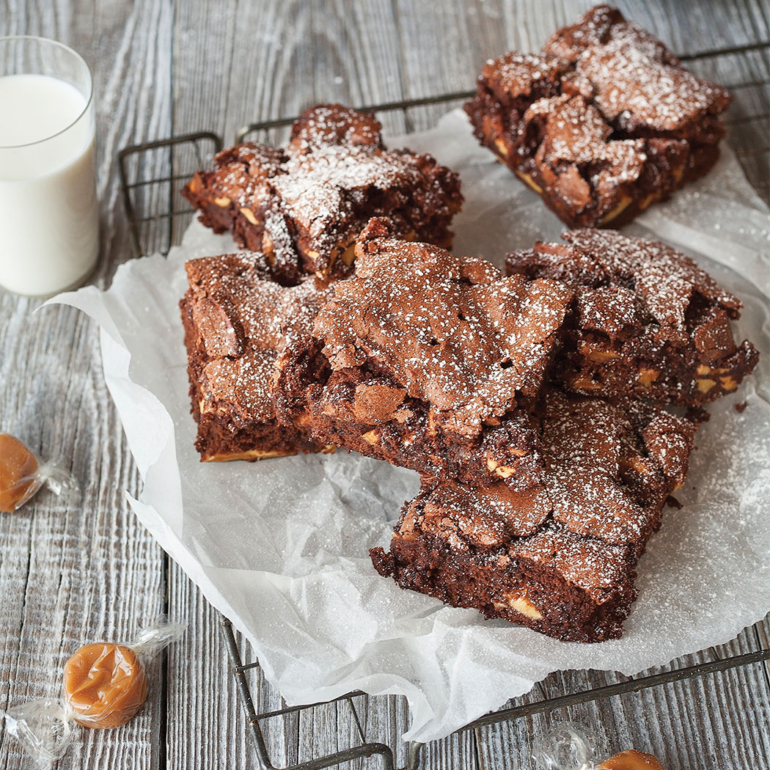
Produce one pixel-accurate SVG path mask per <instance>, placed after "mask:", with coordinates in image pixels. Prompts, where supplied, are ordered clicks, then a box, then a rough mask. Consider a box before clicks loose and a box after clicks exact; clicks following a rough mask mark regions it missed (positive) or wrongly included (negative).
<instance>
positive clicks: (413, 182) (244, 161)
mask: <svg viewBox="0 0 770 770" xmlns="http://www.w3.org/2000/svg"><path fill="white" fill-rule="evenodd" d="M380 128H381V127H380V124H379V123H378V122H377V120H376V119H375V118H374V116H372V115H369V114H366V113H362V112H357V111H356V110H351V109H348V108H347V107H343V106H341V105H339V104H328V105H323V104H322V105H318V106H316V107H312V108H310V109H308V110H306V111H305V112H304V113H302V115H301V116H300V118H299V119H298V120H297V121H296V122H295V123H294V125H293V127H292V131H291V141H290V142H289V144H288V146H287V147H286V148H282V149H277V148H273V147H266V146H264V145H259V144H254V143H251V142H247V143H245V144H240V145H238V146H237V147H233V148H231V149H229V150H225V151H223V152H221V153H219V154H218V155H217V156H216V157H215V159H214V170H213V171H199V172H198V173H196V174H195V176H194V177H193V178H192V180H191V181H190V183H189V184H188V185H187V186H186V187H185V189H184V191H183V193H182V194H183V195H184V196H185V197H186V198H187V199H188V200H189V201H190V202H191V203H192V204H193V206H195V208H197V209H199V210H200V219H201V221H202V222H203V223H204V224H205V225H207V226H208V227H211V228H213V229H214V231H215V232H218V233H221V232H225V231H226V230H230V231H231V232H232V234H233V237H234V238H235V240H236V241H237V242H238V243H239V245H240V246H242V247H243V248H248V249H252V250H254V251H260V252H263V253H265V254H266V255H267V256H268V259H269V262H270V268H271V270H272V272H273V274H274V276H275V277H276V280H278V281H279V282H281V283H284V284H294V283H297V282H298V280H299V278H300V276H301V275H302V274H304V273H315V274H316V275H318V276H321V277H327V276H329V275H332V276H340V275H345V274H347V273H349V272H350V269H351V263H352V261H353V247H354V243H355V239H356V236H357V235H358V233H359V232H360V231H361V230H362V229H363V227H364V225H365V224H366V223H367V222H368V220H369V218H370V217H374V216H387V217H389V218H390V219H391V220H392V222H393V227H394V231H395V232H397V233H398V234H399V235H401V236H402V237H406V238H414V239H416V240H420V241H427V242H429V243H435V244H438V245H441V246H446V247H449V246H450V245H451V242H452V233H451V231H450V230H449V226H450V223H451V221H452V217H453V216H454V215H455V214H456V213H457V212H458V211H459V210H460V206H461V205H462V200H463V199H462V195H461V193H460V180H459V177H458V176H457V174H455V173H454V172H452V171H450V170H449V169H447V168H445V167H444V166H441V165H439V164H438V163H437V162H436V161H435V160H434V159H433V158H432V157H431V156H430V155H416V154H414V153H412V152H410V151H409V150H405V149H401V150H386V149H385V148H384V146H383V143H382V137H381V134H380Z"/></svg>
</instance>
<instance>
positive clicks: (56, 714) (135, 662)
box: [5, 620, 187, 766]
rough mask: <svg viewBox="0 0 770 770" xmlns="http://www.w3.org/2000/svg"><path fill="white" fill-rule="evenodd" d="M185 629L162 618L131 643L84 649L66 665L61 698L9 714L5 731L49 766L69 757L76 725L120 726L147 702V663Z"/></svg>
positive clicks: (27, 705) (16, 708)
mask: <svg viewBox="0 0 770 770" xmlns="http://www.w3.org/2000/svg"><path fill="white" fill-rule="evenodd" d="M186 625H187V624H186V623H170V622H168V621H165V620H161V621H159V622H157V623H155V624H154V625H153V626H151V627H150V628H148V629H146V630H144V631H142V632H141V633H140V634H139V636H137V637H136V639H135V640H134V641H133V643H132V644H130V645H125V644H114V643H112V642H97V643H96V644H87V645H85V646H84V647H81V648H80V649H79V650H78V651H77V652H76V653H75V654H74V655H73V656H72V657H71V658H70V659H69V660H68V661H67V663H66V664H65V666H64V683H63V691H62V696H61V698H60V699H54V698H45V699H43V700H35V701H29V702H28V703H23V704H20V705H18V706H13V707H12V708H10V709H8V711H6V712H5V724H6V729H7V730H8V732H9V733H10V734H11V735H13V736H15V737H16V738H17V739H18V741H19V742H20V743H21V744H22V745H23V746H24V748H25V749H26V751H27V752H28V753H29V754H30V755H31V756H32V757H34V758H35V759H36V760H37V761H38V763H40V764H41V765H43V766H45V765H48V764H50V763H51V762H55V761H56V760H57V759H61V758H62V757H63V756H64V753H65V752H66V751H67V748H68V746H69V744H70V741H71V740H72V737H73V724H72V723H73V722H75V723H77V724H80V725H83V727H90V728H93V729H105V728H112V727H120V725H123V724H125V723H126V722H128V721H129V720H130V719H132V718H133V717H134V715H135V714H136V712H137V711H139V709H140V708H141V707H142V704H143V703H144V701H145V700H146V698H147V674H146V667H147V664H148V663H149V662H150V661H151V660H152V659H153V658H154V657H155V656H156V655H157V654H158V653H159V652H160V651H161V650H162V649H164V648H165V647H167V646H168V645H169V644H171V642H174V641H176V640H177V639H179V638H180V637H181V636H182V634H184V631H185V628H186Z"/></svg>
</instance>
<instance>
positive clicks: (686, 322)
mask: <svg viewBox="0 0 770 770" xmlns="http://www.w3.org/2000/svg"><path fill="white" fill-rule="evenodd" d="M562 237H563V238H564V240H565V241H567V243H564V244H562V243H538V244H537V245H536V246H535V248H534V249H533V250H531V251H522V252H516V253H514V254H509V255H508V257H507V259H506V267H507V271H508V273H509V274H512V275H523V276H526V277H527V278H530V279H535V278H552V279H557V280H561V281H564V282H566V283H567V284H569V285H570V286H571V287H572V288H574V289H575V299H574V301H573V304H572V307H571V310H570V313H569V315H568V318H567V331H566V333H565V342H564V347H563V349H562V351H561V354H560V357H559V360H558V361H557V362H556V363H555V365H554V369H553V374H554V376H555V379H556V380H557V381H558V382H560V383H562V384H563V386H564V387H566V388H567V389H569V390H571V391H575V392H577V393H584V394H587V395H598V396H605V397H618V396H628V395H634V396H637V397H642V398H648V399H652V400H655V401H658V402H661V403H670V404H678V405H681V406H699V405H701V404H706V403H708V402H710V401H714V400H716V399H717V398H719V397H720V396H724V395H725V394H727V393H731V392H733V391H734V390H735V389H736V388H737V387H738V385H739V384H740V382H741V381H742V380H743V378H744V377H746V376H747V375H748V374H750V373H751V371H752V370H753V369H754V367H755V366H756V363H757V360H758V358H759V354H758V352H757V350H756V348H755V347H754V346H753V345H752V344H751V343H750V342H748V341H746V340H744V341H743V342H742V343H740V345H737V344H736V343H735V340H734V339H733V331H732V328H731V324H730V322H731V319H736V318H738V317H739V316H740V309H741V307H742V305H741V302H740V301H739V300H738V299H737V298H736V297H734V296H733V295H732V294H730V293H729V292H727V291H725V290H724V289H722V288H721V287H720V286H719V284H718V283H717V282H716V281H715V280H714V279H713V278H712V277H711V276H709V275H708V274H707V273H705V272H704V271H703V270H701V269H700V268H699V267H698V266H697V264H696V263H695V262H694V261H693V260H692V259H690V258H689V257H687V256H685V255H684V254H682V253H680V252H678V251H676V249H674V248H672V247H671V246H668V245H666V244H665V243H662V242H660V241H647V240H643V239H641V238H627V237H625V236H623V235H620V234H619V233H617V232H615V231H612V230H592V229H586V230H574V231H571V232H567V233H565V234H564V235H563V236H562Z"/></svg>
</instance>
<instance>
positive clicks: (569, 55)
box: [465, 5, 732, 227]
mask: <svg viewBox="0 0 770 770" xmlns="http://www.w3.org/2000/svg"><path fill="white" fill-rule="evenodd" d="M731 98H732V97H731V96H730V94H729V93H728V92H727V91H726V90H725V89H724V88H722V87H721V86H718V85H716V84H714V83H711V82H709V81H707V80H703V79H701V78H697V77H695V76H694V75H692V74H691V73H690V72H688V71H687V70H686V69H685V68H684V67H683V66H682V64H681V62H680V61H679V59H677V58H676V56H674V54H672V53H671V51H669V50H668V49H667V48H666V46H664V45H663V43H661V42H660V41H659V40H657V39H656V38H655V37H653V36H652V35H651V34H650V33H648V32H646V31H645V30H643V29H642V28H641V27H639V26H638V25H637V24H634V23H632V22H629V21H626V19H624V18H623V15H622V14H621V13H620V11H618V10H616V9H614V8H610V7H608V6H604V5H602V6H597V7H595V8H593V9H592V10H590V11H588V13H586V14H585V15H584V16H583V17H582V18H581V19H580V20H579V21H578V22H577V23H576V24H575V25H573V26H571V27H565V28H564V29H562V30H559V31H558V32H556V33H555V34H554V35H553V36H552V37H551V39H550V40H548V42H547V43H546V44H545V45H544V46H543V49H542V50H541V51H540V52H539V53H534V54H523V53H519V52H517V51H511V52H509V53H506V54H503V55H502V56H500V57H499V58H497V59H495V60H490V61H488V62H487V63H486V65H485V66H484V68H483V70H482V73H481V76H480V77H479V81H478V89H477V94H476V96H475V97H474V98H473V99H472V100H471V101H470V102H469V103H468V104H467V105H466V108H465V109H466V112H467V113H468V115H469V116H470V118H471V123H472V124H473V127H474V132H475V134H476V136H477V138H478V139H479V141H480V142H481V143H482V144H483V145H484V146H486V147H488V148H489V149H490V150H492V152H494V153H495V154H496V155H497V156H498V157H499V159H500V160H502V161H503V163H505V164H506V165H508V166H509V167H510V168H511V169H512V170H513V172H514V173H515V174H516V175H517V176H518V177H519V178H520V179H522V181H524V182H525V183H526V184H527V185H529V187H531V188H532V189H533V190H535V192H537V193H538V194H539V195H541V196H542V198H543V200H544V202H545V203H546V205H547V206H548V207H549V208H551V209H552V210H553V211H554V212H555V213H556V214H557V216H559V217H560V218H561V219H562V220H563V221H564V222H566V223H567V224H568V225H569V226H570V227H597V226H603V225H612V226H613V227H616V226H618V225H620V224H623V223H625V222H628V221H630V220H631V219H633V218H634V217H635V216H636V215H637V214H638V213H639V212H641V211H643V210H644V209H646V208H647V207H648V206H650V205H651V204H653V203H655V202H656V201H659V200H663V199H665V198H667V197H669V196H670V195H671V193H672V192H673V191H675V190H677V189H678V188H680V187H681V186H682V185H683V184H685V183H686V182H688V181H690V180H692V179H695V178H696V177H698V176H701V175H703V174H705V173H706V172H707V171H708V170H709V169H710V168H711V166H713V164H714V163H715V162H716V160H717V158H718V157H719V147H718V144H719V141H720V139H722V137H723V136H724V133H725V130H724V126H723V124H722V119H721V116H722V113H723V112H724V111H725V110H726V109H727V107H728V106H729V104H730V101H731Z"/></svg>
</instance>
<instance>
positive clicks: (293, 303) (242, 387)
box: [180, 253, 331, 462]
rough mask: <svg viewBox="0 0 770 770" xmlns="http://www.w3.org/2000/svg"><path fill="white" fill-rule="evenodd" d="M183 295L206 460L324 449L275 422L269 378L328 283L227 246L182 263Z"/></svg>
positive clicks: (199, 442)
mask: <svg viewBox="0 0 770 770" xmlns="http://www.w3.org/2000/svg"><path fill="white" fill-rule="evenodd" d="M185 268H186V270H187V277H188V280H189V289H188V290H187V293H186V294H185V296H184V298H183V299H182V300H181V302H180V309H181V312H182V322H183V324H184V330H185V338H184V340H185V346H186V348H187V355H188V374H189V378H190V398H191V400H192V413H193V416H194V418H195V420H196V422H197V423H198V436H197V440H196V442H195V446H196V448H197V449H198V451H199V453H200V455H201V460H202V461H204V462H210V461H224V460H258V459H262V458H266V457H281V456H284V455H291V454H296V453H298V452H317V451H322V450H325V449H326V450H329V449H331V448H327V447H323V446H321V445H319V444H316V443H315V442H313V441H310V440H308V439H307V438H306V437H304V436H303V435H302V434H301V433H300V432H299V431H297V430H294V429H292V428H291V427H287V426H284V425H279V423H278V421H277V418H276V414H275V410H274V408H273V402H272V400H271V397H270V386H271V382H272V378H273V373H274V370H275V361H276V359H277V357H278V355H279V354H280V353H281V352H282V351H283V349H284V348H285V346H286V344H287V343H288V342H289V341H290V340H292V339H294V338H295V337H297V336H298V335H299V334H301V333H303V332H306V331H307V330H309V328H310V327H311V325H312V320H313V318H314V317H315V314H316V312H317V311H318V308H319V307H320V306H321V305H322V304H323V302H324V300H325V299H326V296H327V293H328V291H327V290H319V289H317V288H316V287H315V285H314V281H313V280H310V281H305V282H304V283H301V284H299V285H298V286H294V287H284V286H281V285H279V284H277V283H275V282H274V281H272V280H270V271H269V267H268V265H267V262H266V259H265V256H264V255H262V254H249V253H241V254H226V255H223V256H218V257H206V258H204V259H193V260H190V261H189V262H187V264H186V265H185Z"/></svg>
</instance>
